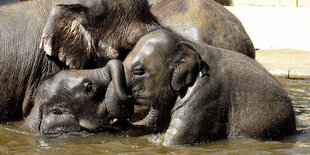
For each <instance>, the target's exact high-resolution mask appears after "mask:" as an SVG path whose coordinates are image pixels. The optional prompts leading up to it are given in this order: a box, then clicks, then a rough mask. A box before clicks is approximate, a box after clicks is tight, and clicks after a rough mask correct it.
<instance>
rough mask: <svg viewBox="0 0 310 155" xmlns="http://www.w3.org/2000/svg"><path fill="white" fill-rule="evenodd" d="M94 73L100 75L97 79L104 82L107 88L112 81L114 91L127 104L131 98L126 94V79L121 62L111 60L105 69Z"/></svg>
mask: <svg viewBox="0 0 310 155" xmlns="http://www.w3.org/2000/svg"><path fill="white" fill-rule="evenodd" d="M94 71H95V72H96V73H97V74H95V75H99V77H98V78H96V79H99V80H100V81H101V82H103V83H104V87H105V88H107V87H108V86H109V84H110V82H111V81H112V84H113V87H114V91H115V93H116V95H117V96H118V98H119V99H120V100H121V101H123V102H127V101H128V100H129V99H130V98H131V97H130V96H129V95H127V94H126V92H125V90H126V79H125V74H124V68H123V64H122V62H121V61H119V60H116V59H113V60H110V61H109V62H108V63H107V65H106V66H105V67H103V68H101V69H96V70H94Z"/></svg>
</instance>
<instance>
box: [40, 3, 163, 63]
mask: <svg viewBox="0 0 310 155" xmlns="http://www.w3.org/2000/svg"><path fill="white" fill-rule="evenodd" d="M70 3H74V4H70ZM70 3H69V2H67V3H64V4H57V5H55V6H54V7H53V8H52V10H51V12H50V15H49V17H48V19H47V22H46V25H45V27H44V29H43V34H42V39H41V43H40V49H41V50H42V51H45V52H46V53H47V55H49V56H51V57H53V58H56V60H60V62H62V63H64V64H65V65H66V66H68V67H69V68H71V69H82V68H95V67H96V68H98V67H102V66H104V65H105V64H106V62H107V60H109V59H112V58H118V59H123V58H124V57H125V56H126V55H127V53H128V52H129V50H131V48H132V47H133V46H134V44H135V43H136V42H137V41H138V39H139V38H140V37H141V36H143V35H144V34H145V33H147V32H149V31H152V30H154V29H157V28H158V27H160V25H159V24H158V22H157V20H156V19H155V17H154V16H153V15H152V14H151V13H150V11H149V5H148V2H147V1H145V0H118V1H115V0H92V1H83V0H76V1H73V2H70Z"/></svg>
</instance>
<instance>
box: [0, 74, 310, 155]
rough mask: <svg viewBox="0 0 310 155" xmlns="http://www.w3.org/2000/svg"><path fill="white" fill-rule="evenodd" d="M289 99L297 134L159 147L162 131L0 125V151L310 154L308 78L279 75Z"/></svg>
mask: <svg viewBox="0 0 310 155" xmlns="http://www.w3.org/2000/svg"><path fill="white" fill-rule="evenodd" d="M279 81H280V82H281V83H282V84H283V86H284V87H285V89H286V90H287V91H288V93H289V96H290V98H291V99H292V102H293V105H294V110H295V114H296V119H297V127H298V130H302V132H301V133H300V134H298V135H295V136H291V137H287V138H285V139H282V140H279V141H261V140H255V139H249V138H235V139H223V140H218V141H214V142H210V143H207V144H204V145H200V146H189V147H163V146H161V142H162V135H161V134H152V135H147V136H136V137H134V136H128V134H129V133H127V132H124V133H120V134H109V133H102V134H100V135H93V136H88V137H83V138H66V139H52V138H44V137H42V136H39V135H33V134H30V133H27V132H25V131H24V130H23V129H21V128H19V124H20V123H14V124H7V125H3V124H2V125H0V155H1V154H38V155H40V154H44V155H45V154H116V153H119V154H142V153H144V154H202V153H208V154H310V80H289V79H279Z"/></svg>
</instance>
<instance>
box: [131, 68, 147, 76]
mask: <svg viewBox="0 0 310 155" xmlns="http://www.w3.org/2000/svg"><path fill="white" fill-rule="evenodd" d="M133 74H134V75H143V74H145V69H142V68H138V69H135V70H134V71H133Z"/></svg>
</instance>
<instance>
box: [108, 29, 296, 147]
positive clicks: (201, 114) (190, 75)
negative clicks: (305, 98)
mask: <svg viewBox="0 0 310 155" xmlns="http://www.w3.org/2000/svg"><path fill="white" fill-rule="evenodd" d="M123 64H124V68H125V75H126V82H127V85H128V87H129V88H130V92H131V94H132V97H133V98H135V99H136V102H137V103H139V104H146V105H150V106H151V110H150V112H149V114H148V115H147V116H146V117H145V118H144V119H143V120H141V121H139V122H136V123H134V124H135V125H142V126H148V127H157V128H158V127H160V128H163V129H164V130H166V133H165V135H164V141H163V145H186V144H197V143H201V142H207V141H210V140H215V139H220V138H225V137H252V138H258V139H274V138H281V137H284V136H289V135H292V134H294V133H295V132H296V123H295V115H294V111H293V107H292V104H291V101H290V99H289V97H288V96H287V93H286V92H285V90H284V89H283V87H282V86H281V84H280V83H279V82H278V81H277V80H276V79H275V78H273V77H272V76H271V75H270V74H269V72H268V71H267V70H266V69H264V68H263V67H262V66H261V65H260V64H259V63H257V62H256V61H255V60H253V59H250V58H249V57H247V56H244V55H242V54H239V53H235V52H231V51H228V50H224V49H220V48H216V47H212V46H209V45H206V44H199V43H194V42H190V41H188V40H186V39H184V38H183V37H181V36H177V35H176V34H175V33H172V32H170V31H168V30H156V31H153V32H151V33H148V34H147V35H145V36H143V37H142V38H141V39H140V40H139V41H138V42H137V44H136V46H135V47H134V49H133V50H132V51H131V52H130V53H129V55H128V56H127V57H126V59H125V60H124V62H123ZM107 91H110V90H107ZM114 101H115V100H114Z"/></svg>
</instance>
